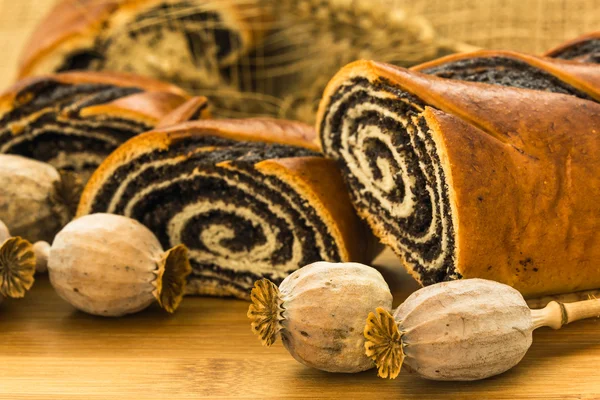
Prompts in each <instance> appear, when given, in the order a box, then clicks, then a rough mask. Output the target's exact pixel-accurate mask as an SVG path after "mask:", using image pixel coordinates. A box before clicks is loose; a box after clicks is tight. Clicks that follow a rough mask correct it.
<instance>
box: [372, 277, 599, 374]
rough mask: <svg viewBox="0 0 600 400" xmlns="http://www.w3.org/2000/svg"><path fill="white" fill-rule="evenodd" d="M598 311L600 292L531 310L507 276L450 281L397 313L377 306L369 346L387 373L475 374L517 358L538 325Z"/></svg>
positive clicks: (556, 324) (555, 324)
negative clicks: (594, 297) (594, 296)
mask: <svg viewBox="0 0 600 400" xmlns="http://www.w3.org/2000/svg"><path fill="white" fill-rule="evenodd" d="M599 315H600V300H589V301H582V302H577V303H570V304H562V303H557V302H551V303H550V304H548V305H547V306H546V307H545V308H543V309H541V310H530V309H529V307H527V304H526V303H525V300H524V299H523V296H521V294H520V293H519V292H518V291H516V290H515V289H513V288H511V287H510V286H507V285H504V284H501V283H497V282H493V281H488V280H484V279H466V280H461V281H453V282H443V283H439V284H436V285H432V286H428V287H426V288H423V289H420V290H417V291H416V292H414V293H413V294H412V295H410V296H409V297H408V299H406V301H405V302H404V303H402V305H400V307H398V309H397V310H396V311H395V312H394V316H392V315H391V314H390V313H389V312H388V311H387V310H385V309H383V308H379V309H377V313H376V314H375V313H370V314H369V317H368V319H367V323H366V326H365V328H364V335H365V338H366V340H367V341H366V343H365V349H366V354H367V355H368V356H369V357H371V358H372V359H373V360H374V361H375V363H376V364H377V367H378V374H379V376H380V377H382V378H391V379H393V378H395V377H396V376H398V374H399V373H400V369H401V367H402V366H405V367H406V369H407V370H409V371H411V372H414V373H416V374H417V375H419V376H421V377H423V378H427V379H433V380H446V381H471V380H477V379H484V378H487V377H490V376H493V375H497V374H501V373H502V372H505V371H507V370H508V369H510V368H512V367H514V366H515V365H517V364H518V363H519V361H521V359H522V358H523V356H525V353H527V350H528V349H529V346H531V343H532V332H533V330H535V329H537V328H540V327H542V326H549V327H551V328H553V329H558V328H560V327H561V326H563V325H565V324H567V323H570V322H573V321H577V320H579V319H583V318H591V317H597V316H599Z"/></svg>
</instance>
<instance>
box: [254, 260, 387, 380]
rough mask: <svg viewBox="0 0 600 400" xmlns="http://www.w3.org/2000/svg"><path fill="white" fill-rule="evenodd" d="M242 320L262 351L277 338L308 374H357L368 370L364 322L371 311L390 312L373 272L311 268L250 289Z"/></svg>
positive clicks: (353, 266)
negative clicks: (247, 320)
mask: <svg viewBox="0 0 600 400" xmlns="http://www.w3.org/2000/svg"><path fill="white" fill-rule="evenodd" d="M251 298H252V304H251V305H250V308H249V309H248V318H250V320H251V321H252V323H251V326H252V331H253V332H254V333H255V334H257V335H258V337H259V338H260V340H261V342H262V344H263V345H265V346H271V345H272V344H273V343H274V342H275V340H276V339H277V337H278V336H281V341H282V342H283V345H284V346H285V348H286V349H287V350H288V351H289V352H290V354H291V355H292V356H293V357H294V358H295V359H296V360H298V361H299V362H301V363H302V364H304V365H307V366H309V367H312V368H317V369H320V370H323V371H329V372H360V371H365V370H367V369H370V368H373V362H372V361H371V360H369V358H367V357H366V356H365V354H364V338H363V335H362V331H363V328H364V320H365V318H366V316H367V315H368V313H369V310H372V307H373V306H376V307H383V309H386V310H389V309H391V308H392V295H391V293H390V289H389V287H388V285H387V283H385V280H383V277H382V276H381V274H380V273H379V272H377V270H375V269H374V268H371V267H368V266H366V265H362V264H357V263H337V264H336V263H327V262H316V263H314V264H311V265H307V266H305V267H303V268H301V269H299V270H298V271H295V272H294V273H292V274H291V275H289V276H288V277H287V278H285V279H284V280H283V282H281V285H279V288H277V286H276V285H275V284H274V283H273V282H271V281H269V280H267V279H261V280H259V281H257V282H256V283H255V285H254V289H252V296H251Z"/></svg>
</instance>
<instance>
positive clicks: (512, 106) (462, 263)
mask: <svg viewBox="0 0 600 400" xmlns="http://www.w3.org/2000/svg"><path fill="white" fill-rule="evenodd" d="M318 127H319V139H320V143H321V147H322V149H323V151H324V153H325V154H326V156H327V157H329V158H331V159H333V160H335V161H336V162H337V163H338V164H339V165H340V166H341V168H342V174H343V175H344V177H345V180H346V182H347V184H348V186H349V189H350V193H351V198H352V200H353V203H354V205H355V207H356V209H357V210H358V213H359V215H360V216H362V217H363V218H365V219H366V220H367V221H368V222H369V224H370V225H371V227H372V228H373V230H374V232H375V234H376V235H378V236H379V237H380V238H381V239H382V241H383V242H384V243H386V244H388V245H390V246H391V247H392V249H393V250H394V251H395V252H396V253H397V254H398V255H400V256H401V257H402V260H403V262H404V264H405V266H406V267H407V269H408V270H409V271H410V272H411V273H412V274H413V275H414V276H415V277H416V278H417V279H418V280H419V281H420V282H421V283H423V284H426V285H427V284H431V283H435V282H440V281H445V280H452V279H459V278H461V277H463V278H475V277H478V278H486V279H491V280H496V281H499V282H503V283H506V284H509V285H512V286H513V287H515V288H517V289H518V290H520V291H521V292H522V293H523V294H524V295H525V296H530V297H535V296H540V295H545V294H551V293H552V294H555V293H567V292H573V291H577V290H585V289H592V288H597V287H600V275H598V273H597V271H598V269H597V266H598V263H599V262H600V237H599V236H598V235H597V232H598V230H599V229H600V220H599V219H598V218H597V216H598V215H600V203H599V202H598V201H597V200H596V199H597V198H598V196H600V135H599V132H600V105H599V104H597V103H595V102H591V101H587V100H582V99H579V98H577V97H575V96H568V95H563V94H556V93H547V92H543V91H537V90H524V89H517V88H509V87H502V86H497V85H487V84H482V83H472V82H462V81H456V80H450V79H443V78H438V77H435V76H430V75H424V74H421V73H418V72H415V71H410V70H405V69H402V68H398V67H393V66H391V65H387V64H381V63H376V62H372V61H362V62H356V63H353V64H350V65H348V66H346V67H345V68H343V69H342V70H341V71H340V72H339V73H338V74H337V75H336V76H335V77H334V78H333V79H332V80H331V82H330V83H329V86H328V87H327V89H326V91H325V94H324V97H323V100H322V102H321V105H320V110H319V122H318Z"/></svg>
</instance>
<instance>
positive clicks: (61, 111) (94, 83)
mask: <svg viewBox="0 0 600 400" xmlns="http://www.w3.org/2000/svg"><path fill="white" fill-rule="evenodd" d="M187 98H188V96H187V95H186V94H185V92H183V91H182V90H181V89H179V88H177V87H175V86H172V85H168V84H165V83H162V82H159V81H155V80H152V79H147V78H142V77H135V76H130V75H119V74H109V73H94V72H70V73H62V74H56V75H49V76H44V77H38V78H33V79H26V80H23V81H20V82H18V83H17V84H16V85H14V86H13V87H12V88H10V89H8V91H6V92H5V93H4V94H3V95H2V96H1V97H0V153H10V154H18V155H22V156H25V157H28V158H33V159H36V160H39V161H44V162H47V163H49V164H51V165H52V166H54V167H56V168H57V169H65V170H71V171H75V172H77V173H79V174H80V176H81V177H82V179H83V180H85V179H87V177H89V175H90V174H91V172H93V170H94V169H95V168H96V167H97V166H98V165H100V163H101V162H102V161H103V160H104V158H105V157H106V156H107V155H108V154H110V153H111V152H112V151H113V150H114V149H116V148H117V147H118V145H119V144H121V143H123V142H125V141H126V140H127V139H129V138H130V137H132V136H135V135H137V134H138V133H141V132H144V131H147V130H149V129H150V128H152V127H153V126H154V125H156V124H157V123H158V122H159V121H160V119H161V118H163V117H164V116H166V115H168V113H169V112H171V111H172V110H174V109H175V108H176V107H178V106H180V105H181V104H182V103H183V102H185V101H186V99H187Z"/></svg>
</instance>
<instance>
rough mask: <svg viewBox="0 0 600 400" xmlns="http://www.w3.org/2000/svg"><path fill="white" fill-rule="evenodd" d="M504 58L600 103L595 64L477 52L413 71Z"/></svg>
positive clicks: (599, 87)
mask: <svg viewBox="0 0 600 400" xmlns="http://www.w3.org/2000/svg"><path fill="white" fill-rule="evenodd" d="M492 57H502V58H509V59H513V60H516V61H521V62H524V63H526V64H529V65H531V66H532V67H534V68H538V69H540V70H542V71H544V72H547V73H549V74H551V75H553V76H555V77H556V78H558V79H560V80H561V81H563V82H566V83H568V84H570V85H571V86H573V87H574V88H577V89H579V90H581V91H583V92H585V93H587V94H588V95H589V96H590V97H592V98H594V99H595V100H599V101H600V69H599V68H598V66H597V65H595V64H588V63H580V62H577V61H570V60H560V59H553V58H546V57H537V56H532V55H529V54H523V53H517V52H514V51H489V50H483V51H476V52H470V53H459V54H453V55H450V56H446V57H441V58H438V59H436V60H433V61H429V62H426V63H423V64H419V65H416V66H414V67H412V68H411V70H413V71H420V72H423V71H425V70H427V69H429V68H435V67H439V66H443V65H445V64H451V63H453V62H456V61H461V60H468V59H474V58H492Z"/></svg>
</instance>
